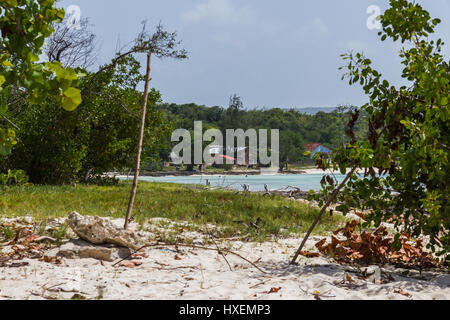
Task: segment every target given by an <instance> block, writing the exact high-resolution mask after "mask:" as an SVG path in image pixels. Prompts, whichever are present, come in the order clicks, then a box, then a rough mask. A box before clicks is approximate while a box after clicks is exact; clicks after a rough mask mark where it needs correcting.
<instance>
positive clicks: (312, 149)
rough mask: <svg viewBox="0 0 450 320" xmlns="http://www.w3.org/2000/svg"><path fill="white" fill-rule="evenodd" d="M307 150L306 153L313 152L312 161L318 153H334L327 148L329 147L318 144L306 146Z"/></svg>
mask: <svg viewBox="0 0 450 320" xmlns="http://www.w3.org/2000/svg"><path fill="white" fill-rule="evenodd" d="M305 149H306V151H309V152H311V154H310V155H309V157H310V159H311V160H312V159H313V157H314V155H315V154H316V153H318V152H320V153H325V154H331V153H332V151H331V150H330V149H329V148H327V147H325V146H323V145H322V144H320V143H317V142H313V143H307V144H305Z"/></svg>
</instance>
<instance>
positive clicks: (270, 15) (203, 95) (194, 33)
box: [58, 0, 450, 108]
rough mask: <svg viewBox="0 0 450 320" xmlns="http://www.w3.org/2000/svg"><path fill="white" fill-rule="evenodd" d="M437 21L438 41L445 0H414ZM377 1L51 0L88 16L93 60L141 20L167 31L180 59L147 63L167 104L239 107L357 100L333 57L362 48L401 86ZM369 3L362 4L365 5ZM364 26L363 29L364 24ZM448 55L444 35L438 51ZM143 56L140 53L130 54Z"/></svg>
mask: <svg viewBox="0 0 450 320" xmlns="http://www.w3.org/2000/svg"><path fill="white" fill-rule="evenodd" d="M417 2H419V3H420V4H421V5H422V6H423V7H424V8H425V9H426V10H428V11H429V12H430V14H431V16H432V17H438V18H440V19H441V20H442V23H441V24H440V25H439V26H438V28H437V32H436V34H435V36H433V37H435V38H437V37H440V38H442V39H443V40H444V41H448V40H450V39H449V34H450V0H426V1H425V0H419V1H417ZM388 3H389V1H387V0H344V1H332V0H315V1H304V0H280V1H273V0H271V1H269V0H164V1H163V0H128V1H118V0H61V1H60V2H59V4H58V6H60V7H64V8H66V9H67V8H68V7H69V6H71V5H76V6H78V7H79V8H80V14H81V17H83V18H85V17H86V18H89V19H90V21H91V23H92V25H93V27H92V29H93V31H94V33H95V34H96V35H97V37H98V41H99V54H98V59H97V65H99V64H104V63H107V62H109V61H110V60H111V59H112V58H113V57H114V54H115V52H116V49H117V46H118V44H120V45H125V44H126V43H129V42H130V41H132V40H133V39H134V38H135V37H136V35H137V34H138V32H139V31H140V30H141V28H142V25H141V22H142V21H143V20H148V26H149V27H150V28H154V27H155V26H156V25H157V24H158V23H159V22H161V23H162V24H163V25H164V26H165V28H166V29H167V30H168V31H177V32H178V35H179V39H180V40H182V41H183V42H182V47H183V48H185V49H186V50H187V51H188V53H189V59H188V60H182V61H176V60H167V59H166V60H156V59H154V60H153V64H152V83H151V86H152V87H154V88H156V89H157V90H159V91H160V92H161V94H162V97H163V100H164V101H165V102H169V103H179V104H184V103H197V104H200V105H207V106H215V105H219V106H224V107H225V106H227V105H228V101H229V97H230V96H231V95H232V94H237V95H239V96H241V98H242V100H243V102H244V106H245V107H246V108H273V107H279V108H307V107H335V106H338V105H348V104H352V105H356V106H361V105H362V104H364V103H366V102H367V98H366V97H365V96H364V94H363V92H362V89H361V88H360V87H359V86H358V85H355V86H349V84H348V82H346V81H342V80H341V76H342V71H341V70H338V68H339V66H342V65H343V64H344V61H342V58H341V57H340V55H341V54H342V53H346V52H349V51H350V50H354V51H362V52H364V53H365V55H366V56H367V57H368V58H370V59H371V60H372V61H373V66H374V67H375V68H376V69H377V70H378V71H380V72H381V73H382V74H383V76H384V77H385V78H386V79H388V80H389V81H390V82H392V83H394V84H401V83H402V81H401V77H400V75H401V70H402V67H401V64H400V58H399V57H398V51H399V50H400V48H401V46H400V45H399V44H397V43H393V42H392V41H390V40H387V41H385V42H381V41H380V40H379V36H378V35H377V33H378V31H379V30H377V29H373V26H374V17H375V15H376V13H377V12H376V11H374V10H372V8H373V6H375V7H378V8H379V9H380V10H381V12H383V11H384V10H385V9H387V8H388ZM371 6H372V7H371ZM369 26H370V28H369ZM443 54H444V56H445V57H446V60H448V59H450V42H449V43H448V44H447V45H446V46H445V48H444V51H443ZM140 61H142V62H144V61H145V57H140Z"/></svg>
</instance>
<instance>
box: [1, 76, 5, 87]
mask: <svg viewBox="0 0 450 320" xmlns="http://www.w3.org/2000/svg"><path fill="white" fill-rule="evenodd" d="M5 82H6V78H5V77H4V76H1V75H0V86H2V85H3V84H4V83H5Z"/></svg>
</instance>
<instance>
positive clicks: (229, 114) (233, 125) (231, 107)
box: [222, 94, 244, 130]
mask: <svg viewBox="0 0 450 320" xmlns="http://www.w3.org/2000/svg"><path fill="white" fill-rule="evenodd" d="M243 109H244V104H243V103H242V99H241V97H239V96H238V95H236V94H234V95H232V96H231V97H230V103H229V104H228V109H227V110H226V111H225V115H224V120H223V124H222V130H226V129H238V128H241V127H240V124H241V118H240V115H241V111H242V110H243Z"/></svg>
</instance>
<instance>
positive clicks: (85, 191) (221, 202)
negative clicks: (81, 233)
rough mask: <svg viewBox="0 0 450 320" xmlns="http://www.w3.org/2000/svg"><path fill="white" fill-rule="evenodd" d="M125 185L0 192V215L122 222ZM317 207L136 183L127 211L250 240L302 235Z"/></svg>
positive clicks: (325, 222) (330, 224) (333, 220)
mask: <svg viewBox="0 0 450 320" xmlns="http://www.w3.org/2000/svg"><path fill="white" fill-rule="evenodd" d="M129 191H130V184H128V183H124V182H122V183H120V184H119V185H117V186H92V185H78V186H77V187H71V186H31V187H8V188H1V189H0V216H3V217H17V216H33V217H35V218H36V220H44V219H47V218H53V217H64V216H66V215H67V214H68V213H70V212H72V211H78V212H79V213H81V214H83V215H97V216H108V217H114V218H123V217H124V216H125V212H126V209H127V205H128V200H129V199H128V197H129ZM317 213H318V211H317V209H315V208H313V207H311V206H309V205H307V204H304V203H300V202H296V201H292V200H289V199H287V198H284V197H280V196H262V195H260V194H253V193H249V194H247V195H243V194H242V193H239V194H236V192H233V191H223V190H204V189H201V188H197V187H194V186H186V185H177V184H168V183H150V182H142V183H140V184H139V189H138V193H137V197H136V202H135V208H134V211H133V214H134V220H135V221H136V222H139V223H142V222H145V221H146V220H148V219H149V218H156V217H161V218H168V219H172V220H175V221H184V222H190V223H195V224H197V225H202V224H204V223H212V224H216V225H219V226H221V227H223V228H222V232H224V234H223V235H224V236H233V235H238V234H241V235H243V234H247V233H250V234H251V235H252V236H253V238H255V237H256V238H260V239H263V238H267V237H268V236H270V235H275V236H285V235H288V234H291V233H295V234H301V233H304V232H306V230H307V229H308V227H309V226H310V224H311V223H312V221H313V220H314V218H315V217H316V216H317ZM343 220H344V219H343V218H342V217H336V216H335V217H329V216H327V217H324V218H323V219H322V221H321V223H320V226H319V227H318V228H317V229H316V233H319V234H323V233H325V232H327V231H330V230H335V229H336V228H337V227H338V226H339V225H340V224H341V223H342V221H343Z"/></svg>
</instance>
